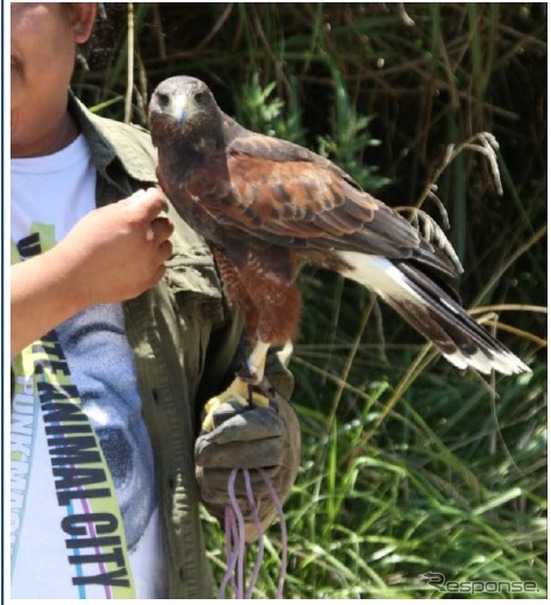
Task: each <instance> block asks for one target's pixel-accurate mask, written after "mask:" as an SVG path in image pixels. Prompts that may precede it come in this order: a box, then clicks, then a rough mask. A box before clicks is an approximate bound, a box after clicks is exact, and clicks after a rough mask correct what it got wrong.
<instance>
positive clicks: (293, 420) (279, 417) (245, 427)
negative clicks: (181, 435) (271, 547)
mask: <svg viewBox="0 0 551 605" xmlns="http://www.w3.org/2000/svg"><path fill="white" fill-rule="evenodd" d="M212 418H213V426H214V428H213V429H212V431H210V432H205V431H203V432H202V433H201V435H200V436H199V437H198V439H197V441H196V443H195V463H196V476H197V481H198V483H199V488H200V491H201V497H202V499H203V501H204V503H205V504H206V505H207V507H208V509H209V510H210V512H211V513H212V514H214V515H215V516H216V517H217V518H218V519H219V520H220V521H223V519H224V511H225V508H226V506H228V505H230V499H229V494H228V479H229V476H230V472H231V470H232V469H239V468H242V469H249V470H250V477H251V483H252V488H253V493H254V497H255V500H256V502H257V505H258V506H257V510H258V516H259V520H260V524H261V527H262V529H263V530H265V529H266V528H267V527H268V526H269V525H270V523H271V522H272V520H273V519H274V517H275V516H276V514H277V509H276V507H275V505H274V503H273V501H272V498H271V496H270V493H269V490H268V487H267V486H266V484H265V482H264V480H263V478H262V477H261V475H260V473H258V472H255V471H254V470H252V469H255V468H262V469H263V470H264V471H265V472H266V474H267V475H268V476H269V477H270V480H271V482H272V485H273V487H274V490H275V492H276V494H277V495H278V498H279V500H280V502H281V503H283V502H284V501H285V499H286V498H287V496H288V494H289V491H290V489H291V487H292V485H293V483H294V481H295V478H296V475H297V471H298V466H299V462H300V454H301V437H300V426H299V422H298V419H297V417H296V414H295V412H294V411H293V409H292V407H291V405H290V404H289V403H288V402H287V401H286V400H285V399H284V398H283V397H281V396H280V395H278V394H277V393H276V394H274V395H273V396H272V397H271V400H270V406H269V407H256V406H253V407H247V408H244V407H242V404H241V403H239V402H238V401H237V400H232V399H231V398H230V399H229V400H228V401H226V402H224V403H222V404H221V405H219V406H218V407H216V409H215V410H214V411H213V415H212ZM235 492H236V496H237V499H238V502H239V506H240V508H241V511H242V512H243V515H244V517H245V529H246V531H245V537H246V540H247V541H252V540H254V539H255V538H256V527H255V525H254V522H253V517H252V515H251V514H250V513H249V503H248V499H247V495H246V488H245V483H244V479H243V474H242V473H238V475H237V479H236V484H235Z"/></svg>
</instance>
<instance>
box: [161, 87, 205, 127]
mask: <svg viewBox="0 0 551 605" xmlns="http://www.w3.org/2000/svg"><path fill="white" fill-rule="evenodd" d="M159 106H160V107H161V109H162V110H163V112H164V113H166V114H168V115H169V116H172V117H173V118H174V119H175V120H176V121H178V122H180V123H181V124H184V123H185V122H186V121H187V120H188V119H189V118H190V117H191V116H193V115H194V114H195V113H196V112H197V105H196V103H195V102H194V100H193V98H190V97H189V96H188V95H185V94H181V95H171V96H170V97H169V98H168V99H167V98H166V97H164V98H163V95H160V96H159Z"/></svg>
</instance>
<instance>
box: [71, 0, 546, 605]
mask: <svg viewBox="0 0 551 605" xmlns="http://www.w3.org/2000/svg"><path fill="white" fill-rule="evenodd" d="M100 8H101V11H100V12H101V17H100V18H99V19H98V24H97V27H96V33H95V37H94V39H93V40H92V42H91V43H90V44H89V45H88V47H87V48H86V49H83V53H82V58H81V60H80V61H79V66H78V69H77V72H76V74H75V78H74V88H75V90H76V92H77V94H78V96H79V97H80V98H82V99H83V100H84V101H85V102H86V103H87V104H88V106H90V107H93V108H94V109H95V111H98V112H100V113H101V114H103V115H107V116H110V117H115V118H117V119H126V120H131V121H134V122H138V123H142V124H144V125H146V115H147V101H148V97H149V95H150V93H151V91H152V90H153V88H154V87H155V85H156V84H157V83H158V82H159V81H160V80H162V79H164V78H165V77H168V76H172V75H176V74H189V75H194V76H197V77H200V78H202V79H203V80H205V81H206V82H207V83H208V84H209V86H210V87H211V88H212V89H213V91H214V92H215V94H216V96H217V98H218V101H219V104H220V105H221V107H222V108H223V109H224V110H225V111H226V112H227V113H229V114H230V115H234V116H235V117H236V118H237V119H238V120H239V121H240V122H241V123H242V124H244V125H245V126H248V127H250V128H253V129H255V130H259V131H262V132H265V133H268V134H275V135H277V136H282V137H285V138H288V139H291V140H294V141H297V142H299V143H301V144H304V145H307V146H309V147H310V148H312V149H314V150H316V151H318V152H320V153H322V154H324V155H327V156H328V157H330V158H331V159H333V160H334V161H335V162H336V163H338V164H339V165H341V166H342V167H343V168H345V169H346V170H347V171H349V172H350V173H351V174H352V175H353V176H354V177H355V178H356V179H357V180H358V181H359V182H360V183H361V184H362V185H363V186H364V187H365V188H366V189H367V190H369V191H371V192H372V193H375V194H376V195H377V197H379V198H381V199H383V200H385V201H386V202H387V203H388V204H390V205H393V206H406V205H417V206H418V207H422V209H423V210H424V211H426V212H428V213H429V214H431V215H432V216H433V217H434V218H435V219H436V220H437V221H438V222H440V224H441V225H443V224H444V223H445V221H444V217H443V216H442V208H444V209H445V210H446V212H447V214H448V215H449V221H450V229H449V231H447V235H448V237H449V238H450V240H451V242H452V243H453V245H454V246H455V248H456V250H457V252H458V255H459V257H460V259H461V261H462V263H463V265H464V266H465V272H464V274H463V275H462V276H461V278H460V280H458V283H457V284H456V285H457V287H458V288H459V290H460V292H461V295H462V298H463V300H464V303H465V304H466V306H467V307H468V308H471V310H472V312H473V314H475V315H476V317H478V318H480V320H481V321H484V323H486V325H487V327H488V328H489V329H490V330H492V331H495V332H496V333H497V334H498V335H499V337H500V339H502V340H503V341H504V342H505V343H506V344H507V345H508V346H509V347H510V348H511V349H512V350H513V351H514V352H515V353H516V354H517V355H519V356H521V357H522V358H523V359H524V360H526V361H527V362H528V363H529V364H530V366H531V368H532V369H533V373H532V374H529V375H521V376H516V377H501V376H490V377H481V376H478V375H476V374H475V373H473V372H460V371H458V370H457V369H455V368H453V367H451V366H449V365H448V364H446V362H445V361H443V360H441V359H440V358H439V357H438V356H437V355H436V354H435V353H434V352H433V351H432V350H431V349H430V348H429V347H427V346H426V345H425V343H424V342H423V341H422V340H421V339H420V338H419V337H417V335H415V334H414V333H413V332H412V331H411V330H410V329H409V328H408V327H407V326H406V325H405V324H404V323H403V322H402V321H401V320H399V319H397V317H396V316H395V315H393V314H392V312H390V311H388V310H387V309H386V308H383V307H382V306H379V304H378V303H377V302H376V301H375V300H374V299H373V298H372V297H371V296H370V295H369V294H368V293H367V292H365V291H363V290H361V289H360V288H358V287H356V286H355V285H353V284H350V283H348V282H345V281H343V280H342V279H341V278H339V277H336V276H334V275H331V274H329V273H326V272H323V271H319V270H316V271H314V270H311V269H306V270H305V271H304V273H303V274H302V276H301V278H300V284H301V287H302V290H303V293H304V297H305V310H304V317H303V324H302V329H301V333H300V335H299V338H298V340H297V343H296V349H295V356H294V360H293V371H294V373H295V376H296V391H295V396H294V401H295V403H296V407H297V411H298V413H299V415H300V418H301V424H302V429H303V439H304V453H303V464H302V468H301V472H300V474H299V477H298V481H297V484H296V486H295V488H294V490H293V492H292V495H291V497H290V499H289V500H288V502H287V503H286V506H285V510H286V516H287V524H288V530H289V548H290V554H289V565H288V578H287V583H286V588H285V596H286V597H290V598H355V597H362V598H368V597H432V598H441V597H446V596H447V597H450V596H457V590H458V589H457V587H456V588H455V589H454V588H453V587H451V588H450V587H449V586H448V590H447V591H446V590H443V589H439V588H438V587H435V586H431V585H429V584H427V582H426V578H423V574H425V573H426V572H430V571H432V572H439V573H442V574H444V575H445V577H446V581H458V582H462V581H463V582H464V581H475V580H483V581H487V582H489V584H486V585H485V588H484V590H482V592H479V593H477V595H476V596H484V597H493V596H499V597H513V596H522V597H538V598H541V597H543V596H545V594H546V593H545V590H546V563H545V561H546V523H545V514H546V476H547V474H546V449H547V447H546V425H547V412H546V387H547V383H546V380H547V378H546V376H547V364H546V340H545V338H546V326H547V323H546V322H547V319H546V301H547V256H546V245H545V237H546V215H547V205H546V196H547V181H546V168H547V157H546V149H547V111H546V110H547V96H546V95H547V92H546V91H547V64H546V58H547V14H546V10H547V8H546V4H530V3H523V4H510V3H507V4H505V3H504V4H486V3H484V4H461V3H432V4H419V5H410V4H405V5H400V4H392V3H385V4H378V3H374V4H363V3H362V4H355V3H338V4H319V3H289V4H287V3H286V4H276V3H262V4H260V3H258V4H256V3H250V4H224V3H215V4H208V3H201V4H193V3H175V2H170V3H157V4H146V3H135V4H126V3H113V4H112V3H105V4H103V5H100ZM484 132H489V133H491V134H492V135H493V136H494V137H495V138H496V139H497V141H498V142H499V151H498V153H497V157H496V158H495V160H493V161H492V157H491V154H488V152H487V151H485V150H484V147H483V139H481V138H480V137H477V135H478V134H479V133H484ZM450 146H453V147H450ZM450 153H451V155H450ZM496 170H497V171H498V173H499V175H500V177H501V183H502V187H503V194H502V195H499V193H498V189H499V186H498V184H497V181H496V176H497V174H496ZM205 517H206V519H205V521H206V525H207V530H208V532H207V533H208V548H209V554H210V557H211V559H212V562H213V567H214V570H215V574H216V577H217V579H218V580H220V579H221V577H222V575H223V572H224V555H223V541H222V537H221V535H220V531H219V529H218V527H217V525H216V522H215V521H214V520H213V519H210V518H208V516H207V515H206V514H205ZM279 539H280V538H279V533H278V530H277V526H275V527H274V528H273V529H272V530H271V531H270V532H269V533H268V548H267V553H266V558H265V562H264V565H263V567H262V570H261V576H260V578H259V582H258V584H257V589H256V592H255V595H256V596H260V597H271V596H273V595H274V592H275V583H276V581H277V574H278V566H279V553H280V549H279ZM253 554H254V553H251V555H250V556H251V557H252V556H253ZM251 562H252V559H251ZM507 582H509V583H511V582H523V583H525V584H522V588H523V590H521V591H520V593H518V592H517V593H515V592H514V590H513V587H514V586H516V587H517V588H519V587H520V586H521V585H520V584H518V585H513V584H507ZM465 586H466V585H465ZM519 589H520V588H519Z"/></svg>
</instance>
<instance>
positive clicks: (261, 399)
mask: <svg viewBox="0 0 551 605" xmlns="http://www.w3.org/2000/svg"><path fill="white" fill-rule="evenodd" d="M250 400H252V402H253V404H254V405H255V406H257V407H260V408H267V407H269V405H270V399H269V398H268V397H266V395H262V393H257V392H256V391H251V390H250V384H249V383H247V382H245V381H243V380H241V379H240V378H236V379H235V380H234V381H233V382H232V383H231V384H230V386H229V387H228V388H227V389H226V390H225V391H224V392H222V393H220V394H219V395H216V396H215V397H211V398H210V399H209V400H208V401H207V403H206V404H205V418H204V419H203V423H202V425H201V428H202V429H203V431H205V432H206V433H210V431H212V429H213V428H214V411H215V410H216V409H217V408H218V407H219V406H220V405H222V404H223V403H227V402H228V401H234V402H236V403H238V404H239V405H240V406H241V407H244V408H247V407H249V401H250Z"/></svg>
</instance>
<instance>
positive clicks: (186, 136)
mask: <svg viewBox="0 0 551 605" xmlns="http://www.w3.org/2000/svg"><path fill="white" fill-rule="evenodd" d="M220 120H221V118H220V110H219V109H218V105H217V104H216V101H215V100H214V96H213V94H212V93H211V91H210V89H209V88H208V86H207V85H206V84H205V83H204V82H201V80H197V79H196V78H192V77H190V76H175V77H173V78H168V79H167V80H164V81H163V82H161V83H160V84H159V85H158V86H157V88H156V89H155V91H154V92H153V95H152V97H151V102H150V104H149V124H150V128H151V136H152V138H153V142H154V143H155V144H157V142H158V141H160V140H162V139H166V138H167V137H169V138H171V139H173V140H174V138H175V137H176V139H178V140H182V141H184V140H185V141H186V143H187V144H189V145H191V146H192V147H197V146H204V144H205V139H208V138H212V137H214V138H216V139H218V138H219V136H220V135H219V132H220ZM201 139H203V141H201Z"/></svg>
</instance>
